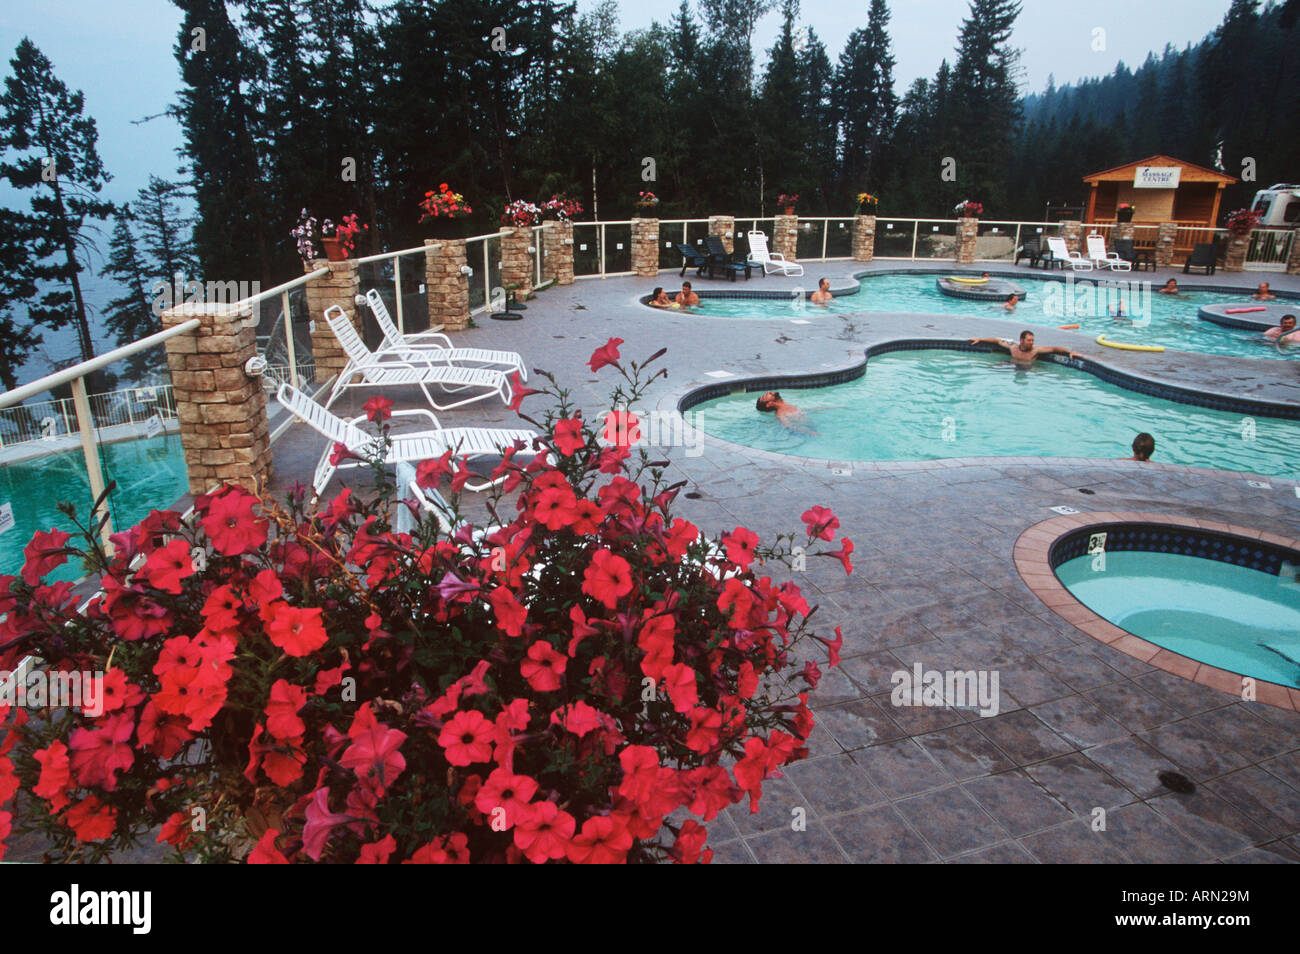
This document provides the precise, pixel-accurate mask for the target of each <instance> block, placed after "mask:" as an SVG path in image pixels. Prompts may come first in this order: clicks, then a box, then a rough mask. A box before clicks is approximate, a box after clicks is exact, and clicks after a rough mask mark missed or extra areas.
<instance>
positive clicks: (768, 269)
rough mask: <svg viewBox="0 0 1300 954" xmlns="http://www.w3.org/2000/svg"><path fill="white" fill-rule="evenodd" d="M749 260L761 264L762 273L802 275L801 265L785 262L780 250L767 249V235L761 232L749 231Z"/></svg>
mask: <svg viewBox="0 0 1300 954" xmlns="http://www.w3.org/2000/svg"><path fill="white" fill-rule="evenodd" d="M748 238H749V260H750V261H751V262H753V263H755V264H756V265H762V266H763V274H764V275H802V274H803V266H802V265H799V264H797V263H795V262H787V261H786V260H785V256H784V255H782V254H781V253H780V252H769V251H768V250H767V235H766V234H765V233H763V232H750V233H748Z"/></svg>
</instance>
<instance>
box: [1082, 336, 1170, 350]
mask: <svg viewBox="0 0 1300 954" xmlns="http://www.w3.org/2000/svg"><path fill="white" fill-rule="evenodd" d="M1097 344H1099V345H1105V346H1106V347H1107V348H1118V349H1119V350H1120V351H1164V350H1165V349H1164V348H1162V347H1161V346H1160V345H1135V344H1121V343H1120V342H1118V341H1107V340H1106V336H1105V335H1098V336H1097Z"/></svg>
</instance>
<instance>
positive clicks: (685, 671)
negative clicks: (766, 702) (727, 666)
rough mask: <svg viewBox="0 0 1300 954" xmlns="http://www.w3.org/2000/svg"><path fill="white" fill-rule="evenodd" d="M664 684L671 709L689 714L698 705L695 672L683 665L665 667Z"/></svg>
mask: <svg viewBox="0 0 1300 954" xmlns="http://www.w3.org/2000/svg"><path fill="white" fill-rule="evenodd" d="M746 665H748V664H746ZM751 668H752V667H751ZM664 684H665V686H666V687H667V689H668V698H669V699H671V700H672V703H673V709H675V710H676V711H677V712H680V713H683V714H685V713H687V712H690V711H691V710H692V709H693V708H695V706H696V705H697V704H698V703H699V701H700V697H699V692H698V689H697V687H696V683H695V670H694V669H692V668H691V667H690V666H688V665H686V664H685V663H677V664H676V665H673V666H669V667H667V668H666V669H665V670H664Z"/></svg>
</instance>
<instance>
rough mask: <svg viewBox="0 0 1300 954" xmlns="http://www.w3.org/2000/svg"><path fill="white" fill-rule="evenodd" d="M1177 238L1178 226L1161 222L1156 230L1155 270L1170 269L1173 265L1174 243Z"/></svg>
mask: <svg viewBox="0 0 1300 954" xmlns="http://www.w3.org/2000/svg"><path fill="white" fill-rule="evenodd" d="M1177 238H1178V225H1177V224H1176V223H1174V222H1161V223H1160V227H1159V228H1158V229H1157V230H1156V268H1172V267H1173V264H1174V242H1175V240H1177Z"/></svg>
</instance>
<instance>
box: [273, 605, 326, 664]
mask: <svg viewBox="0 0 1300 954" xmlns="http://www.w3.org/2000/svg"><path fill="white" fill-rule="evenodd" d="M321 612H322V611H321V609H320V607H309V608H303V607H298V606H290V605H289V604H288V603H284V602H276V603H272V604H271V605H270V606H268V607H267V614H266V615H267V616H269V617H270V622H269V623H267V624H266V635H267V638H268V639H270V640H271V642H273V643H274V644H275V645H276V646H278V647H279V648H281V649H283V650H284V651H285V653H287V654H288V655H290V656H306V655H307V654H308V653H312V652H315V651H316V650H318V649H320V648H321V647H322V646H324V645H325V643H327V642H328V641H329V637H328V636H327V635H326V634H325V627H324V625H323V624H322V623H321Z"/></svg>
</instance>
